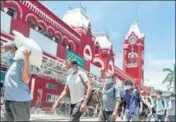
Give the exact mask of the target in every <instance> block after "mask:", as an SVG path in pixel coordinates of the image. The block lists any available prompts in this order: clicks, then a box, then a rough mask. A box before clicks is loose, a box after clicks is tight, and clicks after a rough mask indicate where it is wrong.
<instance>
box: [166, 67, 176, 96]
mask: <svg viewBox="0 0 176 122" xmlns="http://www.w3.org/2000/svg"><path fill="white" fill-rule="evenodd" d="M175 71H176V64H174V70H171V69H169V68H165V69H163V72H168V74H167V75H166V77H165V79H164V80H163V83H164V84H165V83H167V84H168V85H167V88H168V90H169V91H170V90H171V89H173V92H174V93H175V85H176V84H175V73H176V72H175Z"/></svg>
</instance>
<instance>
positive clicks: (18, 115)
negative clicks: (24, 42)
mask: <svg viewBox="0 0 176 122" xmlns="http://www.w3.org/2000/svg"><path fill="white" fill-rule="evenodd" d="M8 53H9V54H10V55H13V54H12V52H11V51H9V52H8ZM23 54H24V60H17V61H15V62H13V63H12V64H11V66H10V67H9V69H8V71H7V73H6V76H5V82H4V89H5V93H4V100H5V104H4V106H3V108H2V111H1V120H2V121H29V119H30V114H29V110H30V101H31V98H30V91H29V88H28V82H29V80H30V74H29V69H30V68H29V57H30V54H31V52H27V51H25V52H24V53H23Z"/></svg>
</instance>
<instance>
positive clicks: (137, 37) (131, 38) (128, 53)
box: [123, 21, 145, 88]
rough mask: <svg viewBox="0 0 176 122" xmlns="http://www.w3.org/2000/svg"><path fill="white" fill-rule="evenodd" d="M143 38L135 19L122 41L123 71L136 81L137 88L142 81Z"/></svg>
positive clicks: (141, 85) (140, 86) (141, 84)
mask: <svg viewBox="0 0 176 122" xmlns="http://www.w3.org/2000/svg"><path fill="white" fill-rule="evenodd" d="M144 39H145V36H144V34H143V33H141V32H140V30H139V27H138V23H137V21H135V22H133V23H132V25H131V27H130V29H129V31H128V33H127V35H126V37H125V41H124V48H123V71H124V72H125V73H127V74H128V75H130V76H131V77H132V78H133V79H134V80H135V81H136V82H135V84H136V85H137V87H138V88H142V87H143V82H144Z"/></svg>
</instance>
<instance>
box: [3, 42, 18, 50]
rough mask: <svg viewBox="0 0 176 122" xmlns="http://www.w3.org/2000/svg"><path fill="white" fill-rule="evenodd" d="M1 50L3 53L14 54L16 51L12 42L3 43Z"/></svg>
mask: <svg viewBox="0 0 176 122" xmlns="http://www.w3.org/2000/svg"><path fill="white" fill-rule="evenodd" d="M2 48H3V49H4V51H5V52H8V51H10V52H12V53H14V52H15V51H16V50H17V47H16V45H15V43H14V42H8V43H5V44H4V45H3V46H2Z"/></svg>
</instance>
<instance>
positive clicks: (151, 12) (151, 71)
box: [42, 1, 175, 90]
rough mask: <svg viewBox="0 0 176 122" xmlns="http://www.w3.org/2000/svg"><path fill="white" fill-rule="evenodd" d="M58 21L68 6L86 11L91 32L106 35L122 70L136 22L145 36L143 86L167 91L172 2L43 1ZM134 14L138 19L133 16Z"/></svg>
mask: <svg viewBox="0 0 176 122" xmlns="http://www.w3.org/2000/svg"><path fill="white" fill-rule="evenodd" d="M42 4H44V5H45V6H46V7H47V8H49V9H50V10H51V11H52V12H53V13H54V14H56V15H57V16H58V17H59V18H61V19H62V18H63V16H64V14H65V13H66V11H67V10H68V9H69V7H72V8H78V7H79V5H80V4H81V5H82V6H83V7H85V8H87V9H86V13H87V16H88V17H89V19H90V20H91V26H92V31H93V33H99V32H105V30H106V31H107V32H108V33H109V36H110V38H111V40H112V43H113V46H114V51H115V53H116V57H115V64H116V65H117V66H118V67H119V68H120V69H122V62H123V43H124V38H125V35H126V34H127V32H128V30H129V28H130V26H131V24H132V22H133V21H134V20H135V19H137V20H138V25H139V28H140V31H141V32H143V33H145V62H144V63H145V65H144V77H145V78H144V80H145V84H146V85H151V86H153V87H155V88H156V89H161V90H166V89H167V88H166V86H167V85H163V84H162V81H163V80H164V78H165V76H166V75H167V73H166V72H163V71H162V70H163V68H171V69H173V64H174V62H175V5H174V4H175V3H174V1H42ZM136 12H137V16H136V14H135V13H136Z"/></svg>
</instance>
